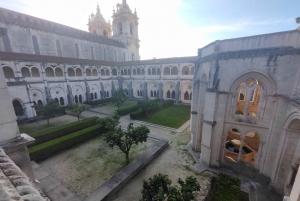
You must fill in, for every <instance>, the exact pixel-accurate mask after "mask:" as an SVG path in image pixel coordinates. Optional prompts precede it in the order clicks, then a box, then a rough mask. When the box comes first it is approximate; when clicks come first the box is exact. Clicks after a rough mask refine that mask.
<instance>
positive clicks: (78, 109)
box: [68, 103, 86, 121]
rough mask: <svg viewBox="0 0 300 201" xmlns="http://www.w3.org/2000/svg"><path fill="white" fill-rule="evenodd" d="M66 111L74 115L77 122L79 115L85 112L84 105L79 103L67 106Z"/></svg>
mask: <svg viewBox="0 0 300 201" xmlns="http://www.w3.org/2000/svg"><path fill="white" fill-rule="evenodd" d="M68 110H69V112H70V113H71V114H73V115H75V116H76V117H77V119H78V121H79V118H80V115H81V113H82V112H83V111H85V110H86V105H85V104H81V103H79V104H71V105H68Z"/></svg>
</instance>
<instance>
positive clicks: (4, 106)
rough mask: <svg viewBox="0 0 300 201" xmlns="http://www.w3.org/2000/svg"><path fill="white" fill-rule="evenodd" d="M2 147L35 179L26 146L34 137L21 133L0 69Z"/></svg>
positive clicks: (0, 135) (0, 145)
mask: <svg viewBox="0 0 300 201" xmlns="http://www.w3.org/2000/svg"><path fill="white" fill-rule="evenodd" d="M0 105H1V107H0V114H5V115H0V148H3V150H4V151H5V153H6V154H7V155H8V156H9V157H10V158H11V159H12V160H13V161H14V163H15V164H16V165H17V166H19V168H20V169H21V170H22V171H23V172H24V173H25V174H26V175H27V176H28V177H29V178H30V179H32V181H35V178H34V175H33V171H32V167H31V163H30V158H29V154H28V151H27V148H26V146H27V145H28V144H32V143H33V142H34V139H33V138H32V137H29V136H28V135H26V134H21V135H20V131H19V128H18V125H17V122H16V116H15V112H14V108H13V106H12V103H11V100H10V96H9V93H8V89H7V85H6V82H5V78H4V74H3V71H2V69H0Z"/></svg>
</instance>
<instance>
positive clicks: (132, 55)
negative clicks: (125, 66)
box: [131, 53, 135, 61]
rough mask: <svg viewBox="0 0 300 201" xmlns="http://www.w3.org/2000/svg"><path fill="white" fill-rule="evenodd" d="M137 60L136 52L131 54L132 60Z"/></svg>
mask: <svg viewBox="0 0 300 201" xmlns="http://www.w3.org/2000/svg"><path fill="white" fill-rule="evenodd" d="M134 60H135V56H134V53H132V54H131V61H134Z"/></svg>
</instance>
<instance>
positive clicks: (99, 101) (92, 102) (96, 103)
mask: <svg viewBox="0 0 300 201" xmlns="http://www.w3.org/2000/svg"><path fill="white" fill-rule="evenodd" d="M111 101H112V98H106V99H101V100H95V101H90V102H88V103H87V104H89V105H100V104H103V103H108V102H111Z"/></svg>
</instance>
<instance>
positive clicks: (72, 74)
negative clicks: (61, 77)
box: [68, 68, 75, 77]
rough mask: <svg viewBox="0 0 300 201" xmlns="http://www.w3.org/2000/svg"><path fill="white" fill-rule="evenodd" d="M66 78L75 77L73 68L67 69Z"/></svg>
mask: <svg viewBox="0 0 300 201" xmlns="http://www.w3.org/2000/svg"><path fill="white" fill-rule="evenodd" d="M68 76H69V77H75V71H74V68H68Z"/></svg>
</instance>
